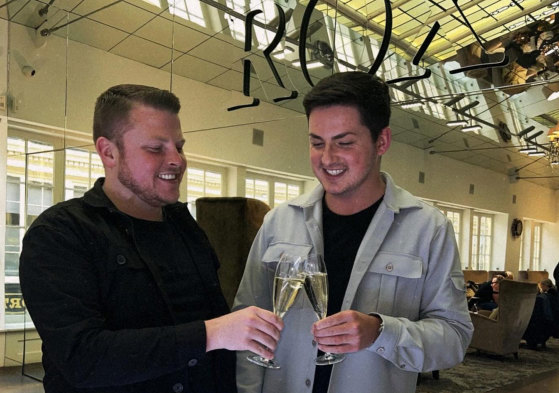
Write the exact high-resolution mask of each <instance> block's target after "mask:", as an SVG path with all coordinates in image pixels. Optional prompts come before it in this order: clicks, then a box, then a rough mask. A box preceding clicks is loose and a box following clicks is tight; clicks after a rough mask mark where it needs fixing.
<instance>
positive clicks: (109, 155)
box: [95, 136, 119, 168]
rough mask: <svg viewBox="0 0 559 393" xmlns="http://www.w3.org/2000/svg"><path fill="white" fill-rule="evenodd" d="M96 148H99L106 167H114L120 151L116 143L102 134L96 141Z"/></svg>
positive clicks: (98, 151)
mask: <svg viewBox="0 0 559 393" xmlns="http://www.w3.org/2000/svg"><path fill="white" fill-rule="evenodd" d="M95 150H97V154H99V157H100V158H101V161H103V166H104V167H105V168H112V167H114V166H115V165H116V163H117V160H118V153H119V152H118V147H117V146H116V144H115V143H113V142H111V141H110V140H109V139H107V138H105V137H104V136H100V137H99V138H97V140H96V141H95Z"/></svg>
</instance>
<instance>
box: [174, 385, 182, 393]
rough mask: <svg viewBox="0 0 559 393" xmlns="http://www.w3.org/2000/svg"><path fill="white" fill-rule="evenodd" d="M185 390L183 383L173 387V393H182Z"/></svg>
mask: <svg viewBox="0 0 559 393" xmlns="http://www.w3.org/2000/svg"><path fill="white" fill-rule="evenodd" d="M183 390H184V386H183V385H182V383H180V382H179V383H176V384H174V385H173V392H174V393H181V392H182V391H183Z"/></svg>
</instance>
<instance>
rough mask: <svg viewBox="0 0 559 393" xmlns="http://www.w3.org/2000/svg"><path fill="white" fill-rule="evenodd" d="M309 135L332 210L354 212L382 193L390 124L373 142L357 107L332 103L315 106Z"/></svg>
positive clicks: (317, 173) (315, 167) (313, 160)
mask: <svg viewBox="0 0 559 393" xmlns="http://www.w3.org/2000/svg"><path fill="white" fill-rule="evenodd" d="M309 136H310V158H311V165H312V168H313V171H314V174H315V176H316V177H317V179H318V180H319V181H320V183H321V184H322V186H323V187H324V190H325V193H326V203H327V205H328V207H329V208H330V209H331V210H332V211H334V212H336V213H338V214H353V213H356V212H358V211H361V210H363V209H365V208H367V207H369V206H370V205H372V204H373V203H374V202H376V201H377V200H378V199H379V198H380V197H381V196H382V195H383V193H384V188H385V185H384V182H383V181H382V179H381V177H380V157H381V156H382V155H383V154H384V153H385V152H386V151H387V149H388V147H389V145H390V129H389V128H388V127H386V128H384V129H383V130H382V132H381V133H380V135H379V137H378V139H377V140H376V141H375V142H373V139H372V136H371V132H370V131H369V129H368V128H367V127H366V126H365V125H364V124H363V123H362V121H361V116H360V114H359V111H358V110H357V109H356V108H354V107H353V106H345V105H332V106H324V107H317V108H315V109H313V110H312V112H311V113H310V115H309Z"/></svg>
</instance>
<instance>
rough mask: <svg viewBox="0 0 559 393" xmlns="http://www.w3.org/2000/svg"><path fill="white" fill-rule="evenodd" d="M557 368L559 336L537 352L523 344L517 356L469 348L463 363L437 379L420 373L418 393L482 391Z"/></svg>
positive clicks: (429, 374)
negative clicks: (502, 355)
mask: <svg viewBox="0 0 559 393" xmlns="http://www.w3.org/2000/svg"><path fill="white" fill-rule="evenodd" d="M554 369H559V339H553V338H552V339H549V340H548V342H547V348H546V349H541V350H538V351H533V350H529V349H527V348H525V347H523V346H521V347H520V350H519V352H518V359H515V358H514V357H513V356H512V355H510V356H504V357H498V356H492V355H488V354H479V353H478V352H477V351H476V350H473V349H468V353H467V354H466V358H465V359H464V362H462V364H460V365H458V366H456V367H454V368H451V369H448V370H441V371H440V379H439V380H434V379H433V377H432V376H431V373H423V374H422V375H421V379H420V383H419V385H418V387H417V391H416V392H417V393H483V392H488V391H490V390H491V389H494V388H498V387H501V386H504V385H509V384H511V383H514V382H518V381H522V380H524V379H526V378H527V377H531V376H534V375H537V374H539V373H544V372H546V371H550V370H554Z"/></svg>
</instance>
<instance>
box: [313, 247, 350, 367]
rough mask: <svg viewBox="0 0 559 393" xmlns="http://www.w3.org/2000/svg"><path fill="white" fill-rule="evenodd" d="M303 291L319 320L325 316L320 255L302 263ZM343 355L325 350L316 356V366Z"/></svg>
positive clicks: (324, 279) (325, 286)
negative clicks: (303, 275)
mask: <svg viewBox="0 0 559 393" xmlns="http://www.w3.org/2000/svg"><path fill="white" fill-rule="evenodd" d="M304 271H305V282H304V287H305V292H306V293H307V296H308V298H309V301H310V302H311V305H312V307H313V310H314V312H315V314H316V316H317V317H318V319H319V320H321V319H324V318H326V313H327V311H328V275H327V273H326V265H325V264H324V260H323V259H322V256H320V255H316V256H308V257H307V258H306V259H305V264H304ZM344 359H345V355H342V354H334V353H329V352H325V353H324V354H323V355H322V356H319V357H317V358H316V364H317V365H318V366H326V365H329V364H335V363H339V362H341V361H342V360H344Z"/></svg>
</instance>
